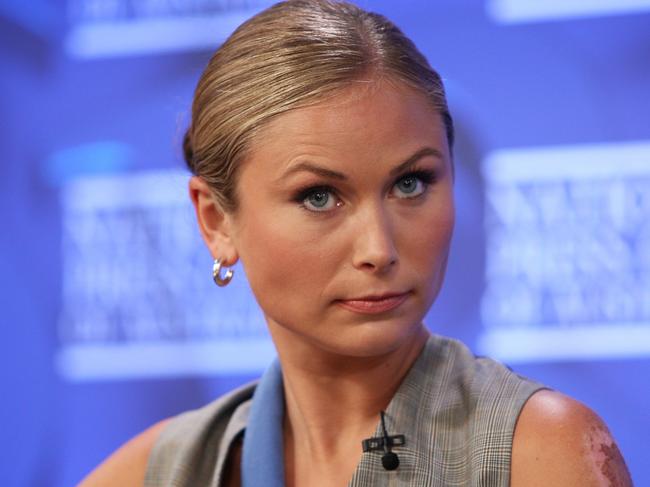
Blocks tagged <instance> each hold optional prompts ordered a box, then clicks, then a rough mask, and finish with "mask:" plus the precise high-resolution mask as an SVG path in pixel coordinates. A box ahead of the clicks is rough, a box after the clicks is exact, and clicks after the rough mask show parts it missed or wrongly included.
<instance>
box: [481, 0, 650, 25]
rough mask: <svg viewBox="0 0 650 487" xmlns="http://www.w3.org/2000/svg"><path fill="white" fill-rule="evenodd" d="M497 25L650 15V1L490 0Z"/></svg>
mask: <svg viewBox="0 0 650 487" xmlns="http://www.w3.org/2000/svg"><path fill="white" fill-rule="evenodd" d="M487 11H488V13H489V14H490V16H491V17H492V18H493V19H495V20H496V21H498V22H503V23H518V22H533V21H540V20H541V21H543V20H558V19H566V18H582V17H593V16H599V15H615V14H629V13H635V12H647V11H650V0H488V2H487Z"/></svg>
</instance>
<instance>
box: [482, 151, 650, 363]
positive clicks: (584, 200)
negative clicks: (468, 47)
mask: <svg viewBox="0 0 650 487" xmlns="http://www.w3.org/2000/svg"><path fill="white" fill-rule="evenodd" d="M483 169H484V175H485V179H486V197H487V201H486V208H487V210H486V211H487V214H486V231H487V241H488V245H487V264H486V288H485V294H484V297H483V302H482V316H483V322H484V326H485V332H484V334H483V336H482V338H481V340H480V342H481V347H482V349H483V351H484V352H485V353H487V354H490V355H493V356H497V357H499V358H501V359H503V360H507V361H511V362H512V361H518V360H521V361H527V360H557V359H598V358H607V357H629V356H643V355H650V143H647V142H645V143H636V144H635V143H627V144H612V145H596V146H572V147H558V148H544V149H516V150H507V151H500V152H496V153H493V154H492V155H490V156H489V157H488V158H487V159H486V160H485V161H484V166H483Z"/></svg>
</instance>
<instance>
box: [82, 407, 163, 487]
mask: <svg viewBox="0 0 650 487" xmlns="http://www.w3.org/2000/svg"><path fill="white" fill-rule="evenodd" d="M169 421H170V419H165V420H163V421H160V422H159V423H156V424H154V425H153V426H151V427H150V428H148V429H147V430H145V431H143V432H142V433H140V434H139V435H137V436H135V437H134V438H132V439H131V440H129V441H128V442H127V443H125V444H124V445H122V446H121V447H120V448H119V449H118V450H116V451H115V452H114V453H113V454H112V455H111V456H110V457H108V458H107V459H106V460H105V461H104V462H103V463H102V464H101V465H99V466H98V467H97V468H96V469H95V470H93V471H92V472H91V473H90V474H89V475H88V476H87V477H86V478H85V479H83V480H82V481H81V483H80V484H79V486H78V487H104V486H106V487H108V486H115V485H119V486H121V487H131V486H138V487H140V486H142V484H143V483H144V476H145V472H146V470H147V461H148V459H149V453H150V452H151V449H152V448H153V445H154V444H155V443H156V440H157V439H158V437H159V436H160V433H161V432H162V430H163V429H164V428H165V426H166V425H167V423H169Z"/></svg>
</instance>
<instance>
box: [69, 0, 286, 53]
mask: <svg viewBox="0 0 650 487" xmlns="http://www.w3.org/2000/svg"><path fill="white" fill-rule="evenodd" d="M273 3H275V2H274V1H272V0H200V1H198V0H193V1H182V2H179V1H177V0H68V1H67V6H68V18H69V23H70V25H71V29H70V31H69V32H68V35H67V36H66V39H65V49H66V52H67V53H68V54H69V55H70V56H72V57H76V58H87V59H90V58H102V57H113V56H128V55H140V54H153V53H164V52H174V51H188V50H196V49H214V48H216V47H217V46H218V45H219V44H220V43H221V42H223V41H224V40H225V39H226V38H227V37H228V36H229V35H230V34H231V33H232V32H233V31H234V30H235V28H236V27H237V26H239V25H240V24H241V23H242V22H244V21H245V20H246V19H248V18H250V17H252V16H253V15H254V14H256V13H258V12H259V11H261V10H263V9H264V8H266V7H268V6H270V5H272V4H273Z"/></svg>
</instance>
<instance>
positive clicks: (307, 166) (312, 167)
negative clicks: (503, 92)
mask: <svg viewBox="0 0 650 487" xmlns="http://www.w3.org/2000/svg"><path fill="white" fill-rule="evenodd" d="M426 156H433V157H435V158H437V159H440V160H444V156H443V155H442V152H440V151H439V150H438V149H434V148H433V147H423V148H422V149H420V150H418V151H417V152H416V153H415V154H413V155H412V156H411V157H409V158H408V159H406V160H405V161H404V162H402V163H401V164H399V165H398V166H396V167H394V168H393V169H391V171H390V175H391V176H396V175H397V174H399V173H401V172H403V171H404V170H406V169H408V168H409V167H411V166H412V165H413V164H415V163H416V162H417V161H419V160H420V159H422V158H423V157H426ZM300 171H308V172H311V173H314V174H317V175H318V176H322V177H325V178H329V179H338V180H339V181H345V180H347V179H348V178H347V176H346V175H345V174H343V173H340V172H338V171H333V170H331V169H327V168H325V167H322V166H318V165H316V164H314V163H312V162H308V161H302V162H299V163H298V164H296V165H294V166H292V167H291V168H289V169H288V170H287V171H285V173H284V174H283V175H282V176H281V177H280V180H282V179H284V178H286V177H287V176H289V175H291V174H294V173H297V172H300Z"/></svg>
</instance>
